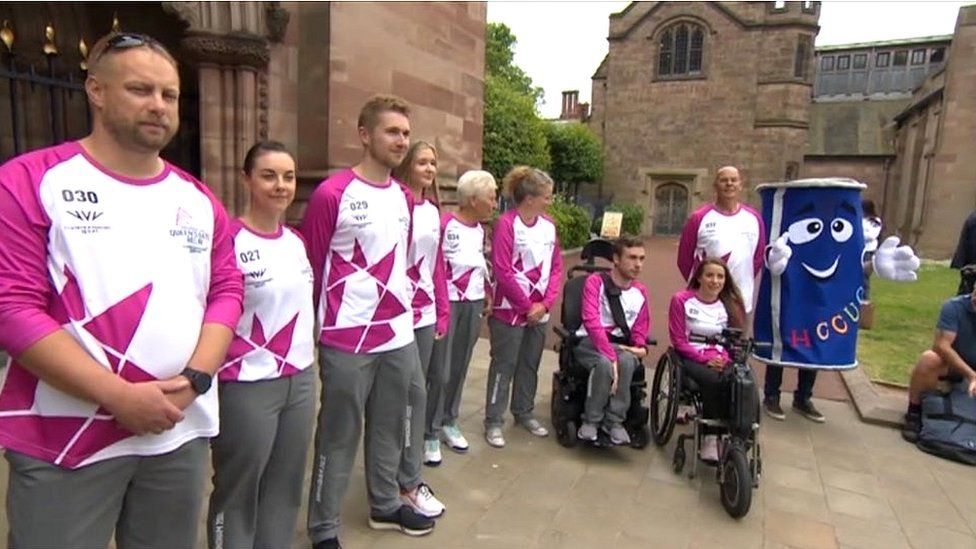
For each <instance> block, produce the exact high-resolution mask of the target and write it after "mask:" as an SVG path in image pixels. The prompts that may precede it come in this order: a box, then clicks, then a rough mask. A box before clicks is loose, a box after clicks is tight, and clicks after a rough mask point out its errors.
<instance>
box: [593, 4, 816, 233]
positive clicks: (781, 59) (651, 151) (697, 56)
mask: <svg viewBox="0 0 976 549" xmlns="http://www.w3.org/2000/svg"><path fill="white" fill-rule="evenodd" d="M819 14H820V3H819V2H701V3H685V2H633V3H631V4H630V5H629V6H627V8H626V9H624V10H623V11H622V12H620V13H616V14H613V15H611V16H610V32H609V36H608V40H609V43H610V51H609V53H608V54H607V57H606V58H605V59H604V60H603V62H602V63H601V64H600V67H599V68H598V69H597V71H596V73H595V74H594V75H593V84H592V85H593V90H592V105H591V116H590V118H589V122H588V123H589V124H590V127H591V128H592V129H593V130H594V131H595V132H596V133H597V134H598V135H600V136H601V137H602V138H603V141H604V147H605V153H606V155H605V157H606V176H605V181H604V184H603V188H602V189H601V194H612V195H614V197H615V199H616V200H626V201H632V202H636V203H638V204H640V205H642V206H643V207H644V209H645V211H646V212H647V214H648V220H647V221H648V222H647V223H645V224H644V226H645V230H646V231H648V232H652V233H656V234H676V233H678V232H680V230H681V227H682V226H683V225H684V222H685V219H686V218H687V215H688V213H689V212H690V211H693V210H694V208H696V207H697V206H698V205H699V204H700V203H701V202H702V201H705V200H709V199H710V197H711V182H712V179H713V177H714V174H715V170H716V169H717V168H719V167H721V166H723V165H726V164H734V165H738V166H742V168H743V174H744V176H745V177H746V179H747V181H751V182H761V181H772V180H781V179H783V178H791V177H795V176H796V175H797V174H799V170H800V166H801V164H802V162H803V154H804V150H805V142H806V133H807V128H808V127H809V111H810V94H811V88H812V86H813V82H814V71H813V66H812V64H813V58H814V57H813V56H814V48H813V43H814V37H815V36H816V34H817V31H818V30H819V27H818V24H817V22H818V18H819Z"/></svg>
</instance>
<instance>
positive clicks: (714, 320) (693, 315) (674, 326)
mask: <svg viewBox="0 0 976 549" xmlns="http://www.w3.org/2000/svg"><path fill="white" fill-rule="evenodd" d="M728 325H729V314H728V312H727V311H726V310H725V305H723V304H722V302H721V301H720V300H718V299H716V300H715V301H712V302H706V301H702V300H701V299H698V297H697V295H696V292H695V290H682V291H680V292H678V293H676V294H674V296H673V297H672V298H671V308H670V310H669V311H668V332H669V334H670V335H671V346H672V347H674V349H675V351H677V352H678V354H679V355H681V356H682V357H684V358H688V359H691V360H693V361H695V362H698V363H701V364H705V363H706V362H708V361H709V360H711V359H712V358H713V357H716V356H720V357H722V358H723V359H725V361H726V362H728V360H729V353H728V352H727V351H726V350H725V349H724V348H723V347H720V346H718V345H706V344H704V343H697V342H692V341H689V340H688V336H689V335H691V334H695V335H700V336H713V335H717V334H720V333H722V330H724V329H725V328H726V327H728Z"/></svg>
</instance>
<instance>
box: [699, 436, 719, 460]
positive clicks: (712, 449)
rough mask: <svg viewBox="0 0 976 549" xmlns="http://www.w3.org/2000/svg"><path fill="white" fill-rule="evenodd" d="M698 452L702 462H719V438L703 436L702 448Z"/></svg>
mask: <svg viewBox="0 0 976 549" xmlns="http://www.w3.org/2000/svg"><path fill="white" fill-rule="evenodd" d="M698 452H699V454H698V455H699V456H700V457H701V458H702V461H718V436H716V435H705V436H703V437H702V443H701V448H699V449H698Z"/></svg>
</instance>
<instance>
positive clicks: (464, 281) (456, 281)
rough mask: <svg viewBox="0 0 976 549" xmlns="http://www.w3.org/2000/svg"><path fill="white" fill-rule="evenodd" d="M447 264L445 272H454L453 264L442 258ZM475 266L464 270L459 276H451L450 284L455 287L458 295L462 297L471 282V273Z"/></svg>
mask: <svg viewBox="0 0 976 549" xmlns="http://www.w3.org/2000/svg"><path fill="white" fill-rule="evenodd" d="M444 262H445V263H446V266H447V272H449V273H451V274H452V275H453V274H454V265H452V264H451V262H450V261H449V260H446V259H445V260H444ZM474 271H475V267H471V268H470V269H468V270H467V271H464V272H463V273H461V274H460V275H459V276H457V277H454V276H452V277H451V284H452V285H453V286H454V287H455V288H456V289H457V292H458V296H459V297H461V298H462V300H463V298H464V297H465V296H466V294H467V292H468V286H469V285H470V284H471V275H473V274H474Z"/></svg>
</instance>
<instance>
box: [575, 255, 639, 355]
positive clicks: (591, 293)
mask: <svg viewBox="0 0 976 549" xmlns="http://www.w3.org/2000/svg"><path fill="white" fill-rule="evenodd" d="M620 306H621V308H622V309H623V310H624V317H626V319H627V326H628V327H629V328H630V342H629V343H628V345H632V346H634V347H644V346H645V345H647V334H648V333H649V332H650V330H651V312H650V309H649V308H648V304H647V288H646V287H645V286H644V285H643V284H641V283H640V282H639V281H637V280H634V281H632V282H631V283H630V287H628V288H620ZM580 312H581V315H582V317H583V325H582V326H580V328H579V330H577V331H576V335H577V336H579V337H589V338H590V341H592V342H593V347H594V348H596V350H597V351H599V352H600V353H601V354H603V356H605V357H607V358H609V359H610V361H611V362H616V361H617V352H616V351H614V349H613V345H611V343H610V337H611V336H613V337H615V338H622V337H623V336H624V333H623V330H621V329H620V328H618V327H617V324H616V323H615V322H614V321H613V312H612V311H611V310H610V301H609V300H608V299H607V293H606V291H605V290H604V280H603V276H602V275H601V274H600V273H593V274H591V275H590V276H588V277H586V282H585V283H584V284H583V304H582V307H581V309H580Z"/></svg>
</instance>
